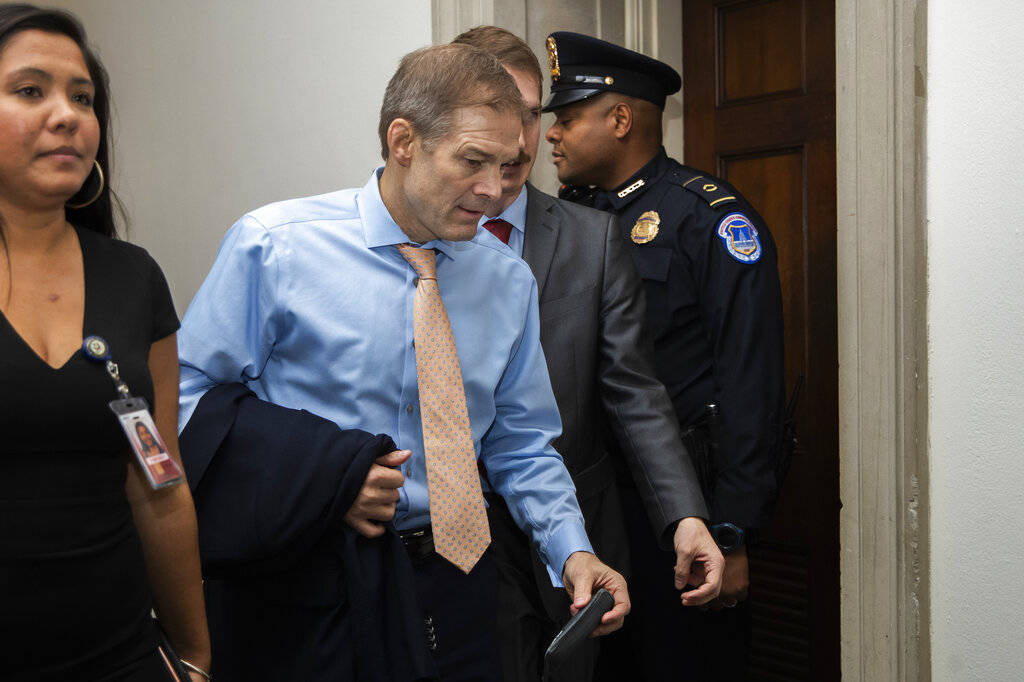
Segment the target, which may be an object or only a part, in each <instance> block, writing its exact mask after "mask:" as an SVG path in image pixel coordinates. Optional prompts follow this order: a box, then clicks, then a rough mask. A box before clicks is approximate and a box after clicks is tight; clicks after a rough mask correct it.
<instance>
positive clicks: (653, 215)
mask: <svg viewBox="0 0 1024 682" xmlns="http://www.w3.org/2000/svg"><path fill="white" fill-rule="evenodd" d="M658 225H661V216H659V215H658V213H657V211H647V212H646V213H644V214H643V215H641V216H640V217H639V218H637V220H636V225H634V226H633V230H632V232H630V233H629V236H630V238H631V239H632V240H633V243H634V244H646V243H647V242H649V241H651V240H652V239H654V238H655V237H657V236H658Z"/></svg>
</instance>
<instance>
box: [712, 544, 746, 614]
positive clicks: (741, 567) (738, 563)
mask: <svg viewBox="0 0 1024 682" xmlns="http://www.w3.org/2000/svg"><path fill="white" fill-rule="evenodd" d="M749 588H750V562H749V561H748V560H747V548H746V547H740V548H739V549H738V550H736V551H735V552H733V553H732V554H729V555H727V556H726V557H725V578H724V579H723V580H722V592H721V594H719V595H718V599H716V600H714V601H713V602H711V604H710V607H711V610H712V611H718V610H720V609H723V608H727V609H728V608H732V607H733V606H736V604H737V603H739V602H741V601H743V600H744V599H746V598H747V590H748V589H749Z"/></svg>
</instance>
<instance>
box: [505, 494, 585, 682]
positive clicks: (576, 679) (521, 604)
mask: <svg viewBox="0 0 1024 682" xmlns="http://www.w3.org/2000/svg"><path fill="white" fill-rule="evenodd" d="M487 501H488V507H487V516H488V519H489V520H490V525H491V550H490V551H491V553H492V554H493V556H494V560H495V563H496V564H497V568H498V649H499V654H500V657H501V670H502V676H503V679H504V682H537V681H538V680H540V679H541V675H542V672H543V671H544V652H545V651H546V650H547V648H548V645H549V644H551V640H553V639H554V638H555V635H557V634H558V631H559V630H561V628H562V626H563V625H565V624H566V623H567V622H568V621H569V617H570V615H569V604H570V602H569V597H568V596H567V595H566V593H565V590H564V589H563V588H553V587H551V583H550V579H549V578H548V575H547V572H546V569H544V568H543V566H542V565H541V564H540V560H539V558H538V557H537V556H536V553H535V552H534V551H532V550H531V549H530V540H529V538H527V537H526V535H525V534H524V533H523V532H522V531H521V530H519V528H518V527H517V526H516V524H515V522H514V521H513V520H512V515H511V514H510V513H509V511H508V508H507V507H506V506H505V503H504V502H503V501H501V499H500V498H499V497H497V496H496V495H495V496H490V495H489V496H488V497H487ZM542 590H543V591H544V594H541V591H542ZM553 614H554V615H553ZM597 649H598V640H597V639H589V640H587V641H586V642H585V643H584V644H583V646H582V647H581V648H580V651H579V652H578V653H577V654H576V655H575V656H573V657H572V659H570V660H569V661H567V662H566V663H565V664H563V666H562V667H560V668H558V669H555V670H548V671H547V673H548V676H547V677H546V678H545V682H590V681H591V680H592V679H593V677H594V665H595V663H596V661H597Z"/></svg>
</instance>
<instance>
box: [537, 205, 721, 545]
mask: <svg viewBox="0 0 1024 682" xmlns="http://www.w3.org/2000/svg"><path fill="white" fill-rule="evenodd" d="M526 191H527V213H526V239H525V241H524V244H523V258H524V259H525V260H526V262H527V263H528V264H529V266H530V268H531V269H532V270H533V275H534V277H535V278H536V279H537V288H538V291H539V301H540V338H541V345H542V346H543V348H544V355H545V357H546V359H547V364H548V371H549V373H550V375H551V385H552V388H553V389H554V392H555V399H556V400H557V402H558V410H559V413H560V414H561V416H562V435H561V437H559V438H558V439H557V440H556V441H555V443H554V445H555V449H556V450H558V452H559V453H560V454H561V455H562V457H563V458H564V460H565V464H566V467H567V468H568V469H569V473H570V474H572V478H573V480H574V481H575V483H576V488H577V497H578V498H579V500H580V506H581V507H582V509H583V515H584V517H585V518H586V520H587V526H588V531H590V532H591V533H592V536H591V538H592V541H594V544H595V550H596V551H597V552H598V554H599V556H602V558H604V557H605V556H607V557H608V559H607V560H612V561H614V557H615V555H619V554H620V553H621V552H625V549H626V544H627V543H626V537H625V536H624V535H620V534H621V533H622V532H623V531H622V530H621V529H622V522H621V519H614V518H611V514H612V513H613V510H611V509H608V506H609V505H605V504H602V500H601V497H602V493H603V491H605V490H608V489H609V487H611V486H613V484H614V481H615V469H616V467H615V466H613V462H612V459H613V458H615V457H622V458H623V459H624V460H625V463H626V464H627V465H628V467H629V470H630V471H631V473H632V479H633V482H634V483H635V485H636V488H637V490H638V491H639V493H640V497H641V498H642V499H643V501H644V505H645V507H646V509H647V514H648V517H649V519H650V521H651V524H652V526H653V529H654V532H655V534H656V535H657V537H658V538H660V539H662V540H663V544H664V541H667V542H668V545H667V546H668V547H671V544H670V543H671V536H670V535H668V537H666V534H667V531H668V530H669V527H670V526H671V525H672V524H673V523H674V522H675V521H677V520H679V519H680V518H683V517H687V516H701V517H707V509H706V507H705V505H704V499H703V497H702V496H701V493H700V488H699V485H698V483H697V477H696V475H695V473H694V469H693V466H692V464H691V462H690V458H689V456H688V455H687V453H686V450H685V448H684V447H683V445H682V443H681V441H680V435H679V426H678V424H679V423H678V420H677V419H676V415H675V411H674V410H673V408H672V403H671V401H670V400H669V397H668V394H667V393H666V391H665V388H664V386H662V384H661V383H660V382H659V381H658V380H657V379H656V378H655V374H654V371H653V369H652V368H651V365H650V362H649V360H648V358H650V357H651V356H652V353H651V352H650V351H651V349H650V346H649V340H648V339H647V338H646V335H645V334H644V332H643V326H644V312H645V311H644V294H643V288H642V285H641V282H640V278H639V275H638V274H637V272H636V268H635V266H634V265H633V260H632V259H631V258H630V256H629V252H628V251H627V246H626V243H625V241H624V237H623V235H622V232H621V229H620V227H619V225H618V221H617V220H616V218H615V217H614V216H613V215H611V214H609V213H604V212H601V211H595V210H593V209H590V208H586V207H584V206H579V205H577V204H573V203H570V202H567V201H562V200H560V199H556V198H554V197H552V196H549V195H547V194H544V193H543V192H541V191H539V190H537V189H535V188H533V187H532V186H530V185H527V186H526ZM620 468H621V467H620ZM614 506H616V507H617V506H618V505H617V503H616V504H615V505H614ZM602 513H604V516H602ZM606 525H607V526H609V527H608V528H606V527H605V526H606ZM616 528H617V529H619V530H614V529H616ZM602 551H603V552H604V555H602Z"/></svg>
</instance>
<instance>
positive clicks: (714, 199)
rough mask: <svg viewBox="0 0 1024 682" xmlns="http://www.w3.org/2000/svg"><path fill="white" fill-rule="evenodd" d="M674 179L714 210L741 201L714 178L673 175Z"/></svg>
mask: <svg viewBox="0 0 1024 682" xmlns="http://www.w3.org/2000/svg"><path fill="white" fill-rule="evenodd" d="M672 179H673V180H674V181H675V182H676V184H678V185H679V186H680V187H682V188H683V189H685V190H688V191H690V192H693V193H694V194H696V195H697V196H699V197H700V198H701V199H703V200H704V201H706V202H707V203H708V205H709V206H711V207H712V208H719V207H720V206H728V205H729V204H733V203H736V202H737V201H739V200H738V199H737V198H736V196H735V195H734V194H732V193H731V192H729V191H728V190H727V189H725V188H724V187H722V186H721V185H719V184H718V182H717V181H716V180H715V179H714V178H710V177H708V176H706V175H692V176H684V175H682V174H680V173H672Z"/></svg>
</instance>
